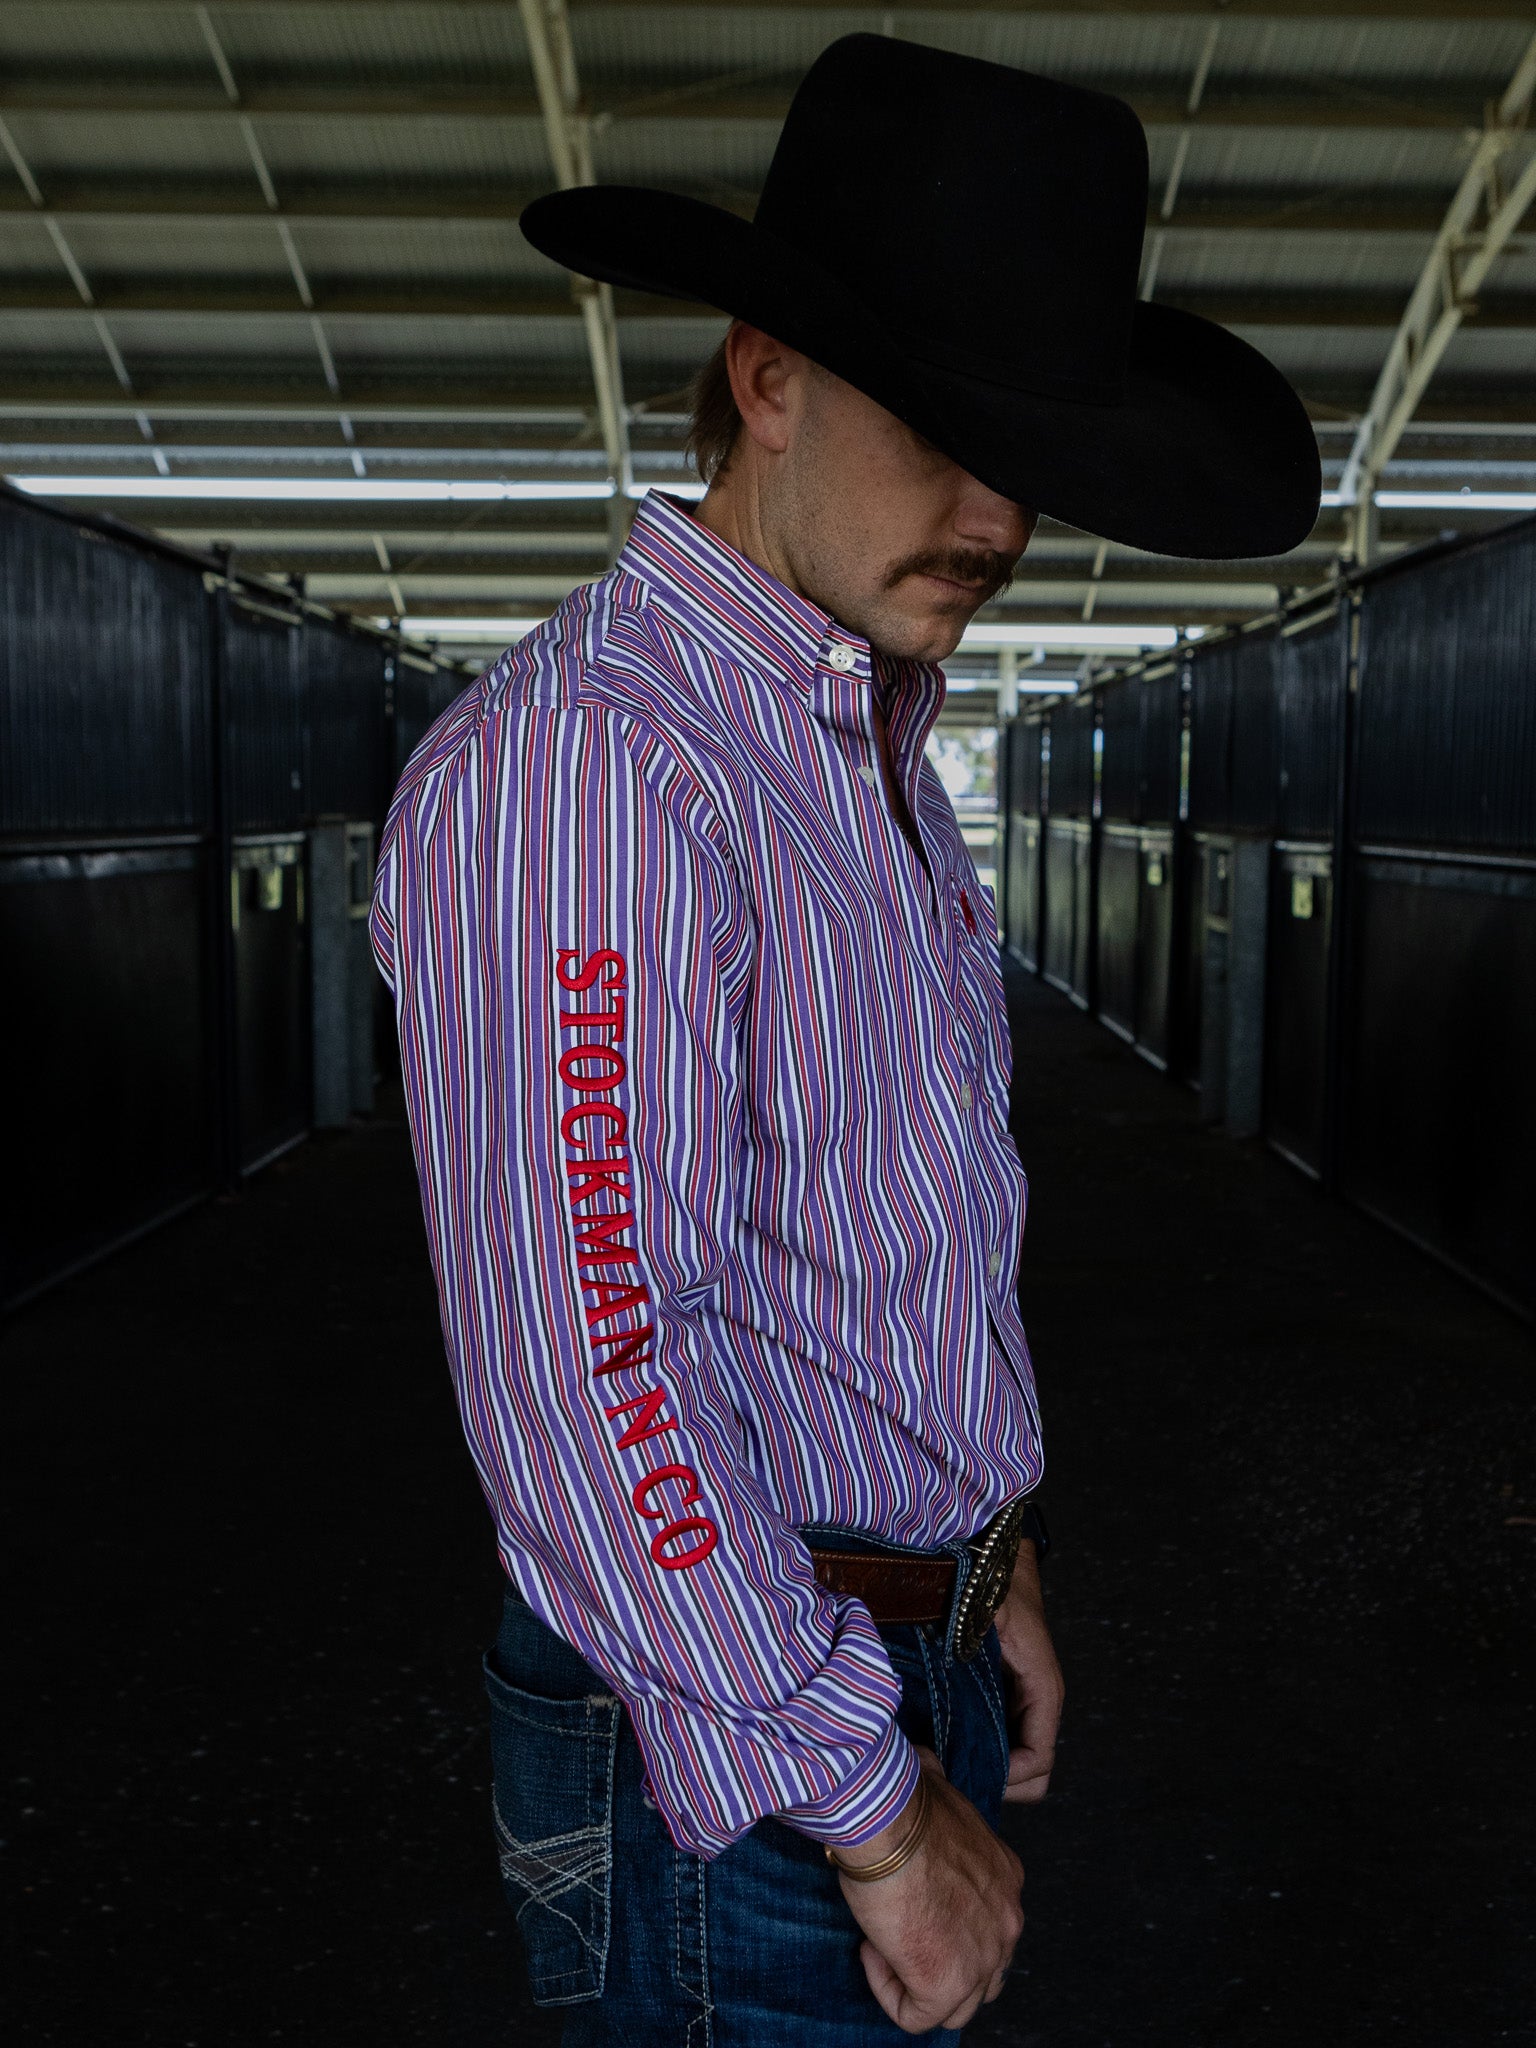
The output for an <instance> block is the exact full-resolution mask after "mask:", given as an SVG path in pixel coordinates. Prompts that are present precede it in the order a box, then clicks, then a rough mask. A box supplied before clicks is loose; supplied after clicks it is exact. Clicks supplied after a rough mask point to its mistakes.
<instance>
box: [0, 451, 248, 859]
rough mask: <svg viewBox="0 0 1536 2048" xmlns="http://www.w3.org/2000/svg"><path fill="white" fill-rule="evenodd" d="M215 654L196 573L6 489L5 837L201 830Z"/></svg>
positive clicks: (1, 810) (1, 686) (2, 592)
mask: <svg viewBox="0 0 1536 2048" xmlns="http://www.w3.org/2000/svg"><path fill="white" fill-rule="evenodd" d="M208 647H209V639H208V608H207V604H206V602H205V599H204V595H203V581H202V576H201V574H200V573H199V572H198V571H197V570H196V569H194V568H192V567H191V566H190V565H188V564H186V563H183V562H179V561H175V560H173V559H170V558H169V557H165V556H162V555H160V554H159V553H158V552H156V551H154V550H151V549H147V548H145V549H138V548H134V547H131V546H128V545H126V544H124V543H121V542H115V541H109V540H107V539H106V538H105V537H104V536H103V535H102V534H100V533H98V532H96V531H94V530H93V529H92V528H90V527H85V526H77V525H75V524H73V523H72V522H70V521H69V520H66V519H63V518H61V517H59V516H58V514H56V513H52V512H48V511H46V510H44V509H43V508H42V507H40V506H37V505H33V504H31V503H30V502H27V501H25V500H21V499H18V498H16V497H15V496H13V495H11V494H9V493H7V492H6V491H5V490H4V488H3V486H0V834H27V833H38V832H50V833H74V834H91V835H99V834H101V833H110V834H113V835H119V836H120V835H124V834H132V833H136V832H152V833H163V832H178V831H187V830H195V829H197V828H200V827H203V826H206V824H207V822H208V806H207V794H208V791H207V783H208V775H207V760H208V729H207V723H206V704H207V696H206V684H207V674H208Z"/></svg>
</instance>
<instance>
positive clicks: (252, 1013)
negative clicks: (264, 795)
mask: <svg viewBox="0 0 1536 2048" xmlns="http://www.w3.org/2000/svg"><path fill="white" fill-rule="evenodd" d="M303 852H304V842H303V840H302V839H299V838H294V839H284V840H280V841H278V840H261V841H247V842H238V843H237V844H236V847H235V856H234V858H235V865H234V874H233V882H232V902H231V911H232V915H233V918H234V927H235V930H234V939H235V1013H236V1033H237V1049H236V1066H237V1073H238V1077H239V1100H240V1164H241V1167H242V1168H243V1169H244V1170H245V1171H246V1172H250V1171H251V1170H252V1169H253V1168H255V1167H257V1166H259V1165H260V1164H261V1163H262V1161H263V1160H265V1159H270V1158H271V1157H272V1155H273V1153H275V1152H280V1151H281V1150H282V1149H283V1148H284V1146H286V1145H290V1144H292V1143H293V1142H294V1140H295V1139H297V1138H301V1137H302V1136H303V1135H304V1133H305V1132H306V1131H307V1130H308V1128H309V1121H310V1013H309V946H308V930H307V923H306V911H305V902H304V864H303Z"/></svg>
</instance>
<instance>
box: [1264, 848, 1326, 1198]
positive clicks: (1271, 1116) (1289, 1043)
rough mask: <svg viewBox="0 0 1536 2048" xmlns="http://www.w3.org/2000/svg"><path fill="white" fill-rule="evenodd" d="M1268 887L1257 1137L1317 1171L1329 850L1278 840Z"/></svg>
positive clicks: (1322, 1090) (1323, 1089)
mask: <svg viewBox="0 0 1536 2048" xmlns="http://www.w3.org/2000/svg"><path fill="white" fill-rule="evenodd" d="M1271 888H1272V892H1273V893H1272V895H1271V899H1270V912H1269V976H1268V993H1267V1001H1268V1017H1267V1020H1266V1025H1265V1048H1266V1049H1265V1061H1266V1072H1265V1083H1264V1135H1265V1136H1266V1137H1267V1138H1268V1140H1269V1142H1270V1143H1271V1144H1272V1145H1273V1146H1274V1147H1275V1149H1276V1150H1277V1151H1279V1152H1281V1153H1283V1154H1284V1155H1285V1157H1286V1158H1287V1159H1289V1160H1290V1161H1291V1162H1292V1163H1293V1164H1294V1165H1296V1166H1300V1167H1301V1168H1303V1169H1304V1171H1306V1172H1307V1173H1310V1174H1314V1175H1320V1174H1321V1173H1322V1170H1323V1146H1324V1142H1325V1140H1324V1121H1323V1120H1324V1116H1325V1113H1326V1107H1327V1059H1328V956H1329V946H1330V940H1331V934H1332V927H1333V856H1332V852H1331V850H1330V849H1329V848H1328V847H1326V846H1316V845H1314V846H1298V845H1296V844H1295V843H1293V842H1291V841H1282V842H1281V843H1280V844H1279V845H1278V846H1277V847H1276V849H1275V861H1274V867H1273V870H1272V873H1271Z"/></svg>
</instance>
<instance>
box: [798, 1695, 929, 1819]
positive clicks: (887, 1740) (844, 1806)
mask: <svg viewBox="0 0 1536 2048" xmlns="http://www.w3.org/2000/svg"><path fill="white" fill-rule="evenodd" d="M921 1775H922V1766H921V1764H920V1763H919V1762H918V1757H917V1751H916V1750H915V1749H914V1748H913V1747H912V1744H911V1743H910V1742H909V1741H908V1740H907V1738H906V1736H905V1735H903V1734H902V1732H901V1730H900V1729H899V1728H898V1727H897V1725H896V1722H895V1720H894V1719H892V1720H890V1721H888V1722H887V1723H886V1725H885V1733H884V1734H883V1735H882V1736H881V1737H880V1739H879V1741H878V1742H876V1744H875V1745H874V1747H873V1748H872V1749H871V1750H870V1751H869V1753H868V1755H867V1756H865V1757H864V1758H863V1759H862V1760H861V1761H860V1762H858V1763H856V1764H855V1765H854V1767H853V1769H852V1770H851V1771H850V1772H849V1773H848V1775H847V1777H846V1778H844V1780H843V1782H842V1783H841V1784H840V1785H839V1786H838V1787H837V1789H836V1791H834V1792H828V1793H826V1794H824V1795H823V1797H822V1798H820V1799H815V1800H812V1801H810V1802H809V1803H808V1804H807V1805H805V1806H794V1807H790V1808H789V1809H788V1810H787V1811H786V1812H784V1813H782V1814H780V1816H779V1818H780V1819H781V1820H782V1821H785V1822H787V1823H788V1825H789V1826H790V1827H792V1828H794V1829H796V1830H797V1831H798V1832H799V1833H800V1834H802V1835H809V1836H810V1837H811V1838H812V1840H813V1841H817V1842H835V1843H837V1845H838V1846H839V1847H840V1848H845V1849H856V1848H857V1847H858V1846H859V1844H860V1842H867V1841H868V1840H869V1838H870V1836H871V1835H878V1834H879V1832H880V1830H881V1829H882V1828H883V1827H888V1826H889V1825H890V1823H891V1822H892V1821H893V1820H894V1819H895V1818H896V1816H897V1814H898V1813H900V1812H901V1809H902V1808H903V1807H904V1806H905V1805H906V1803H907V1801H908V1800H909V1799H910V1798H911V1797H912V1794H913V1793H914V1792H915V1791H916V1790H917V1781H918V1779H919V1777H920V1776H921Z"/></svg>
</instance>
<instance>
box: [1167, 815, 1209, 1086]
mask: <svg viewBox="0 0 1536 2048" xmlns="http://www.w3.org/2000/svg"><path fill="white" fill-rule="evenodd" d="M1210 844H1211V841H1210V836H1209V834H1206V833H1196V834H1194V835H1192V836H1191V837H1190V839H1189V841H1188V845H1187V848H1186V852H1185V858H1184V859H1183V860H1182V861H1181V862H1180V863H1179V864H1178V866H1177V869H1176V871H1175V875H1174V882H1173V886H1174V888H1175V890H1176V891H1177V892H1178V900H1177V902H1176V914H1175V917H1174V921H1173V922H1174V931H1175V934H1176V943H1177V946H1178V952H1177V956H1176V958H1175V959H1174V962H1173V974H1174V976H1175V977H1176V980H1177V990H1178V994H1177V1001H1176V1002H1175V1004H1174V1020H1175V1034H1174V1040H1173V1071H1174V1073H1175V1074H1176V1075H1177V1077H1178V1078H1179V1080H1181V1081H1185V1082H1187V1083H1188V1084H1189V1086H1190V1087H1191V1088H1198V1087H1199V1086H1200V1060H1201V1037H1202V1031H1201V1025H1202V1020H1203V1018H1204V1014H1205V906H1206V903H1207V900H1208V898H1209V895H1210V877H1209V875H1208V874H1207V871H1206V870H1207V864H1208V862H1209V859H1210Z"/></svg>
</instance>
